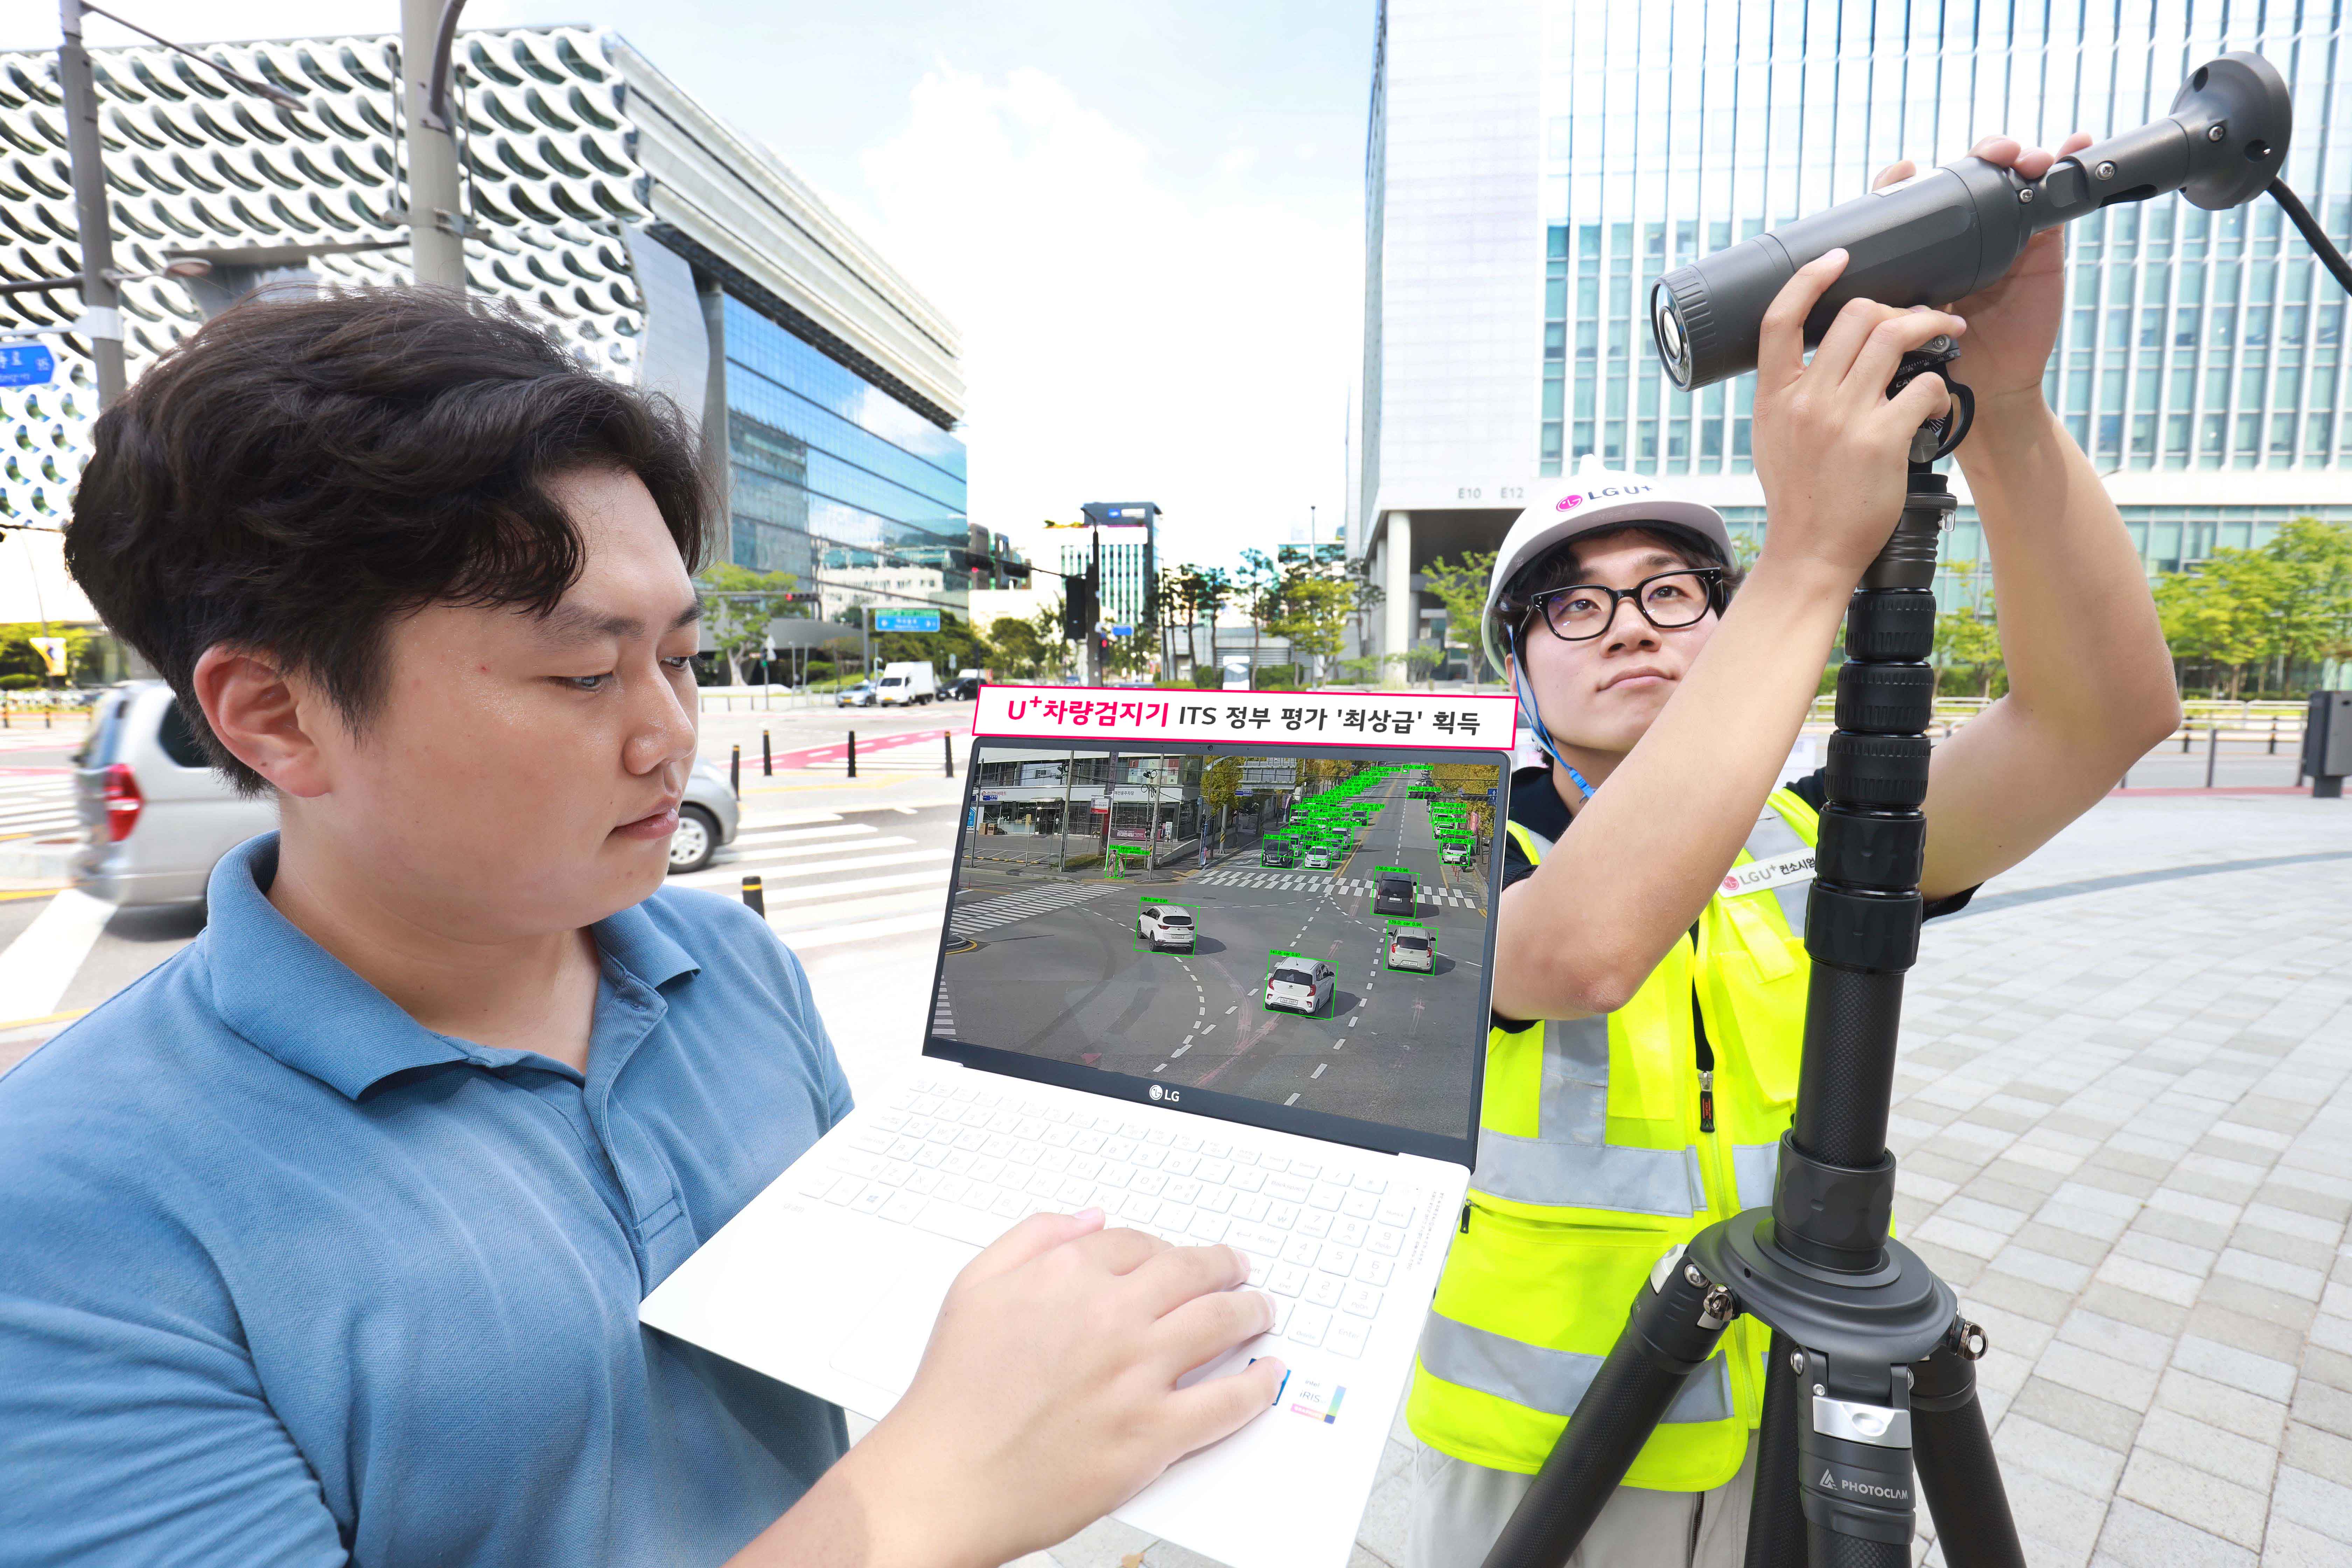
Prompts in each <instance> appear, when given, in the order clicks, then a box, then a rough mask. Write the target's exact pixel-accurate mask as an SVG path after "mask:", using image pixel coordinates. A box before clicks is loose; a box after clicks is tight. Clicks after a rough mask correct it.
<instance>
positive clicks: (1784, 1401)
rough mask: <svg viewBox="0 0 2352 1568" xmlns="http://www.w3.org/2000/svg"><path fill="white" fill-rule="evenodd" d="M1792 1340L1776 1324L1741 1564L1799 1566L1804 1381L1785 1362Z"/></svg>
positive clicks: (1792, 1348) (1801, 1550)
mask: <svg viewBox="0 0 2352 1568" xmlns="http://www.w3.org/2000/svg"><path fill="white" fill-rule="evenodd" d="M1796 1349H1797V1342H1796V1341H1794V1340H1792V1339H1790V1338H1789V1336H1788V1335H1786V1334H1784V1333H1781V1332H1780V1331H1778V1330H1777V1329H1776V1330H1774V1331H1773V1333H1772V1349H1771V1352H1770V1354H1769V1357H1768V1359H1767V1361H1766V1363H1765V1373H1764V1414H1763V1417H1762V1419H1761V1420H1760V1422H1759V1425H1758V1426H1757V1429H1756V1491H1755V1495H1754V1496H1753V1497H1752V1498H1751V1499H1750V1500H1749V1501H1748V1555H1747V1556H1746V1558H1745V1559H1743V1562H1744V1563H1745V1568H1804V1564H1805V1510H1804V1506H1803V1504H1802V1503H1801V1502H1800V1501H1799V1500H1798V1492H1797V1484H1798V1483H1797V1423H1798V1422H1799V1421H1800V1420H1801V1419H1802V1418H1803V1413H1804V1405H1803V1402H1802V1400H1801V1397H1800V1396H1801V1394H1802V1393H1803V1385H1802V1384H1801V1382H1800V1381H1799V1379H1798V1376H1797V1373H1796V1371H1795V1369H1794V1368H1792V1367H1791V1366H1790V1364H1789V1357H1790V1355H1792V1354H1793V1353H1795V1352H1796Z"/></svg>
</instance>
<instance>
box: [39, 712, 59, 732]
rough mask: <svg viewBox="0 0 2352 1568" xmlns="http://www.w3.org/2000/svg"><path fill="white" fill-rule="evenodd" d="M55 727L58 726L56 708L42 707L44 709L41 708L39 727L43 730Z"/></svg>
mask: <svg viewBox="0 0 2352 1568" xmlns="http://www.w3.org/2000/svg"><path fill="white" fill-rule="evenodd" d="M57 727H58V710H56V709H54V708H44V709H42V710H41V728H42V729H44V730H54V729H56V728H57Z"/></svg>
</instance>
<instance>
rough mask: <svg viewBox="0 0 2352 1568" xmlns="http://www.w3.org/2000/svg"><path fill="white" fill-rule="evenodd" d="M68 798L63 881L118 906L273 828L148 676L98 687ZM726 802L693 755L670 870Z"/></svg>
mask: <svg viewBox="0 0 2352 1568" xmlns="http://www.w3.org/2000/svg"><path fill="white" fill-rule="evenodd" d="M74 797H75V805H76V808H77V811H78V813H79V816H80V818H81V824H82V826H83V828H84V830H85V831H86V832H87V833H88V835H89V839H88V842H86V843H85V844H84V845H83V846H82V847H81V849H80V850H79V852H78V853H77V854H76V855H75V856H74V862H73V879H74V886H75V887H77V888H79V889H81V890H82V891H83V892H85V893H88V894H89V896H90V897H92V898H94V899H103V900H106V901H107V902H108V903H111V904H121V905H125V906H129V905H137V904H194V903H202V902H203V901H204V897H205V882H206V881H208V880H209V879H211V877H212V874H213V864H214V862H215V861H217V860H218V859H219V858H221V857H222V856H224V855H226V854H227V853H228V852H229V851H230V850H231V849H234V848H236V847H237V846H238V845H239V844H242V843H244V842H245V841H246V840H247V839H248V838H250V837H253V836H254V835H255V834H257V833H267V832H268V831H269V830H270V829H272V828H274V827H276V826H278V803H277V802H276V801H275V800H273V799H272V798H270V797H269V796H268V795H260V796H257V797H254V798H251V799H248V798H247V797H245V796H243V795H238V794H237V793H236V790H235V789H234V788H232V787H231V786H230V784H229V782H228V780H227V779H226V778H224V777H222V776H221V775H220V774H219V773H215V771H214V770H213V767H212V764H211V763H208V762H206V761H205V754H204V751H203V748H201V747H200V746H198V745H197V743H196V738H195V735H194V732H192V731H190V730H189V728H188V721H187V720H186V718H185V717H184V716H183V715H182V714H181V712H180V705H179V703H177V702H176V701H174V700H173V697H172V689H171V688H170V687H168V686H166V685H164V684H163V682H162V681H160V680H140V681H132V682H131V683H130V684H128V685H125V686H120V687H116V688H115V689H112V690H110V691H108V692H105V693H104V694H102V695H101V696H100V698H99V700H98V703H97V706H96V708H95V709H94V710H92V713H91V718H90V727H89V739H88V740H86V741H84V742H82V748H81V750H80V751H79V752H76V753H75V754H74ZM737 819H738V811H737V807H736V803H735V795H734V793H733V792H732V791H731V790H730V789H729V788H728V787H727V775H726V774H725V773H721V772H719V769H717V768H715V767H713V766H711V765H710V764H709V763H705V762H701V761H697V762H696V763H695V764H694V768H693V770H692V771H691V772H690V773H688V775H687V780H686V799H685V801H684V802H683V803H681V804H680V805H679V806H678V811H677V833H676V834H675V835H673V836H672V837H671V838H670V841H669V868H670V870H671V871H672V872H681V871H699V870H701V869H702V868H704V867H705V866H708V865H709V864H710V859H711V857H712V856H714V855H716V854H718V853H719V847H721V846H722V845H726V844H730V843H732V842H733V841H734V837H735V827H736V822H737Z"/></svg>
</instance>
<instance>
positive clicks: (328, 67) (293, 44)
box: [0, 26, 986, 619]
mask: <svg viewBox="0 0 2352 1568" xmlns="http://www.w3.org/2000/svg"><path fill="white" fill-rule="evenodd" d="M205 53H206V54H208V55H210V56H211V57H213V58H217V59H218V60H220V61H221V63H223V64H224V65H226V66H228V67H230V68H233V69H236V70H238V71H241V72H244V73H246V74H247V75H250V76H255V77H259V78H262V79H268V80H270V81H274V82H276V83H278V84H279V85H280V86H282V87H283V88H285V89H287V90H289V91H290V92H293V93H296V94H298V95H299V97H300V98H301V99H302V100H303V107H302V108H300V109H298V110H291V111H280V110H277V109H275V108H273V107H271V106H269V105H267V104H263V103H260V102H259V101H258V100H251V101H248V100H247V99H246V98H245V97H244V96H243V95H242V94H241V93H240V92H239V90H238V89H235V88H234V87H231V86H229V85H227V84H226V83H225V82H224V81H223V80H222V79H221V78H220V77H219V76H218V75H217V74H216V73H214V72H212V71H209V70H207V69H206V68H205V67H204V66H203V65H201V64H199V63H197V62H196V61H194V60H191V59H188V58H184V57H183V56H180V55H177V54H173V53H172V52H170V51H168V50H165V49H163V48H161V47H152V46H144V45H142V46H139V47H128V48H106V49H93V50H92V51H91V64H92V72H93V75H94V76H95V78H96V85H97V91H98V100H99V122H100V134H101V136H102V138H103V141H104V143H105V161H106V172H107V177H108V181H109V183H110V185H111V187H112V192H113V212H114V217H115V226H116V238H115V258H116V265H117V266H118V267H119V268H121V269H122V270H124V271H126V272H130V273H133V274H144V275H147V276H141V277H136V278H134V279H132V280H131V281H129V282H126V283H125V284H124V285H123V309H122V315H123V335H124V346H125V348H126V350H127V352H128V357H129V360H130V368H131V374H132V376H133V377H134V378H135V377H136V376H137V374H139V372H140V371H142V369H144V368H145V367H146V366H147V365H148V364H150V363H152V362H153V361H154V359H155V357H156V356H157V355H159V354H161V353H164V352H165V351H167V350H168V349H169V348H170V347H171V346H172V345H173V343H175V342H178V341H179V340H180V339H181V338H183V337H184V336H185V335H186V334H187V333H188V332H190V331H194V329H195V327H196V326H197V325H198V324H200V323H201V322H202V321H203V320H204V319H205V316H206V315H207V314H208V313H210V312H212V311H215V310H219V309H221V308H224V307H225V306H226V305H227V304H228V303H230V302H231V301H232V300H234V299H236V297H238V296H240V295H242V294H243V293H244V292H246V291H247V290H248V289H250V288H252V287H253V286H255V285H256V284H270V283H294V284H298V285H300V284H307V285H310V286H319V285H322V284H323V285H327V286H334V285H339V284H371V283H400V282H406V281H407V280H408V279H409V277H410V268H409V262H408V238H407V230H406V227H405V226H404V225H405V219H404V216H403V208H404V205H405V201H406V197H405V182H404V146H403V142H402V139H401V135H400V104H399V99H400V64H399V54H400V41H399V39H398V38H396V37H316V38H293V39H282V40H276V41H269V42H260V43H242V44H224V45H207V46H205ZM455 63H456V89H457V91H456V101H457V108H458V110H459V111H460V124H459V132H458V134H459V146H460V153H461V165H462V173H463V177H464V191H465V202H466V214H465V216H466V219H467V226H468V237H467V284H468V287H469V288H470V289H471V290H472V291H473V292H474V293H476V294H478V295H482V296H488V297H495V298H499V299H505V300H513V301H516V302H519V303H520V304H522V305H524V306H526V307H528V308H529V309H530V310H532V311H533V312H535V313H537V314H538V315H540V316H541V318H542V319H544V320H547V321H551V322H552V323H553V324H554V325H555V326H556V327H557V329H558V330H559V331H561V332H562V335H563V336H564V337H565V338H566V339H567V340H568V341H569V342H571V343H572V346H573V348H574V350H575V352H576V353H578V354H579V355H580V357H581V358H582V359H583V361H584V362H585V363H589V364H591V365H593V366H595V367H596V368H598V369H600V370H603V371H604V372H606V373H607V374H612V375H614V376H617V377H620V378H622V379H624V380H626V381H631V382H634V383H635V384H640V385H644V386H647V387H652V388H656V389H658V390H660V391H663V392H665V393H667V394H668V395H670V396H672V397H674V398H676V399H677V401H678V403H679V404H680V405H683V406H684V407H685V408H686V409H687V411H688V413H689V414H691V415H693V416H695V417H696V418H698V420H700V421H701V423H702V424H703V426H704V428H705V431H706V433H707V435H708V436H709V437H710V448H711V450H712V452H713V454H714V460H715V461H718V462H719V463H720V465H721V466H722V467H723V470H724V471H723V475H714V477H715V478H717V477H723V478H724V479H725V480H726V481H727V484H726V488H727V490H728V493H729V497H730V505H729V508H728V529H727V535H726V538H725V539H724V541H723V542H722V543H721V546H720V549H719V552H718V553H719V558H720V559H722V560H725V561H730V562H733V563H738V564H740V565H744V566H749V567H754V568H759V569H761V570H782V571H790V572H793V573H796V574H800V576H801V578H802V579H803V587H804V588H811V589H821V588H822V587H823V585H824V583H823V578H824V570H825V564H826V562H827V560H828V559H833V560H847V561H849V562H852V563H855V564H856V565H857V566H859V567H861V568H864V569H866V570H867V571H869V572H870V571H871V570H872V569H874V568H877V567H887V566H891V565H893V564H897V563H900V562H901V561H902V559H904V558H902V556H901V553H900V552H912V553H911V556H910V557H905V558H911V559H915V560H919V562H920V563H922V564H924V565H927V566H931V567H938V568H941V569H943V570H945V571H947V572H948V573H950V574H951V575H955V576H959V577H961V576H968V574H969V572H970V570H971V568H973V567H974V566H975V565H978V564H980V563H982V557H981V556H973V555H971V537H972V536H971V534H970V532H969V531H968V528H967V523H966V510H967V509H966V503H965V490H964V447H963V441H962V439H961V437H959V436H958V435H957V434H956V426H957V423H958V421H959V419H960V418H961V411H962V398H963V382H962V375H961V367H960V363H959V352H960V351H959V345H958V341H957V336H956V332H955V329H954V328H953V327H952V326H951V325H950V324H949V322H948V321H946V320H945V318H943V317H942V316H941V315H940V312H939V311H938V310H936V309H934V308H933V307H932V306H931V305H930V304H929V302H928V301H926V300H924V299H923V298H922V296H921V295H920V294H919V293H918V292H917V291H916V290H915V289H913V288H912V287H911V286H910V285H909V284H908V282H907V281H906V279H903V278H901V277H900V276H899V275H898V273H897V272H896V271H894V270H893V269H892V268H890V266H889V264H888V263H887V261H885V260H884V259H883V258H882V257H881V256H880V255H879V254H878V253H877V251H876V250H875V249H874V248H873V247H871V246H870V245H868V244H867V243H866V241H865V240H864V239H862V238H861V237H859V236H858V235H856V233H855V232H854V231H852V230H851V229H850V228H849V226H847V225H846V224H845V223H844V222H842V221H841V219H840V218H838V217H837V216H835V215H834V214H833V213H832V212H831V211H830V210H829V209H827V207H826V206H825V205H824V202H823V201H822V200H820V199H819V198H818V196H817V195H815V194H814V192H813V191H812V190H811V189H810V188H809V187H808V186H807V185H806V184H803V182H802V180H801V179H800V177H799V176H798V175H796V174H793V171H792V170H791V169H790V168H788V167H787V166H786V165H785V164H784V163H782V161H780V160H779V159H778V158H777V157H776V156H775V155H774V154H773V153H770V152H769V151H768V150H766V149H765V148H763V147H761V146H759V145H757V144H756V143H754V142H749V141H747V140H745V139H744V138H743V137H741V136H740V135H738V134H737V133H736V132H733V131H731V130H730V129H729V128H728V127H727V126H725V125H724V124H722V123H721V122H720V121H719V120H718V119H716V118H715V117H714V116H712V115H711V114H710V113H709V111H708V110H705V109H704V108H703V107H702V106H701V105H699V104H698V103H697V102H695V101H694V100H692V99H690V98H688V97H687V96H686V95H685V94H684V93H682V92H680V91H679V90H678V89H677V88H676V87H674V86H673V85H671V83H670V82H669V81H668V80H667V79H666V78H664V77H663V76H662V74H661V73H660V72H659V71H658V70H656V68H654V66H653V65H652V64H651V62H649V61H648V60H647V59H646V58H645V57H644V56H643V55H641V54H639V53H638V52H637V51H636V50H635V48H633V47H631V46H630V45H629V44H628V43H627V42H626V41H625V40H624V39H623V38H621V37H619V36H617V35H616V34H614V33H611V32H605V31H598V30H595V29H592V28H583V27H571V26H553V27H515V28H489V29H484V30H481V31H475V32H466V33H461V34H459V35H458V37H457V48H456V53H455ZM175 259H194V260H202V261H205V262H207V263H209V264H210V267H211V271H210V274H209V275H208V276H206V277H204V278H200V279H188V280H181V279H166V278H162V277H156V276H152V275H153V274H156V273H160V272H161V271H162V270H163V267H164V266H165V264H166V263H168V262H170V261H173V260H175ZM80 267H81V258H80V250H79V244H78V242H77V240H76V226H75V220H74V208H73V200H72V194H71V190H70V169H69V164H68V158H67V154H66V139H65V119H64V115H63V112H62V110H60V108H59V95H58V79H57V56H56V54H55V52H54V51H31V50H26V51H19V52H15V53H0V280H15V279H34V278H42V277H70V276H75V275H78V274H79V271H80ZM79 313H80V306H79V296H78V293H77V292H76V291H75V290H73V289H60V290H57V291H54V292H45V293H33V294H16V295H11V296H6V297H0V334H5V333H7V332H10V331H26V330H37V329H42V328H57V327H60V326H63V325H65V324H67V323H68V322H70V321H73V320H75V319H76V318H78V317H79ZM43 341H45V342H52V343H56V344H58V354H57V358H58V373H57V375H56V377H55V378H54V380H53V382H52V383H51V384H48V385H46V386H35V387H11V388H5V389H0V441H5V452H6V456H5V458H0V525H15V529H16V531H12V533H11V535H10V538H11V540H12V541H13V542H24V541H32V542H33V543H32V545H31V546H30V548H31V549H32V550H33V551H34V552H35V558H34V559H33V560H32V562H31V563H30V564H31V565H33V566H34V567H36V568H37V569H38V570H40V571H41V573H42V575H41V576H40V577H39V578H38V579H37V581H38V582H39V583H40V584H41V585H42V586H43V587H44V588H45V589H46V590H47V600H46V605H47V614H48V615H50V616H57V617H58V618H63V619H72V618H77V616H79V617H81V618H87V617H88V616H89V607H88V605H87V604H85V603H82V602H80V600H79V595H78V594H76V593H74V592H73V590H72V588H71V586H70V584H66V583H65V582H64V580H63V578H62V575H61V574H60V573H59V572H58V567H57V563H56V560H55V556H56V546H55V539H56V535H55V534H54V533H53V532H49V531H48V530H53V529H54V528H55V527H56V526H57V524H58V522H59V521H60V520H61V519H62V518H63V517H64V516H65V515H66V512H67V509H68V505H69V504H70V503H69V497H70V495H71V492H72V489H73V484H74V480H75V479H76V477H77V476H78V475H79V472H80V468H81V464H82V461H83V459H84V458H85V456H86V454H87V451H88V445H89V424H90V421H91V419H92V418H93V417H94V416H96V413H97V407H96V398H95V397H94V395H93V390H94V378H93V376H92V374H91V369H90V364H89V359H88V357H87V354H86V353H85V350H86V348H87V343H86V342H85V340H83V339H81V338H79V337H77V336H74V335H72V334H70V333H68V334H66V335H64V336H62V337H49V338H46V339H44V340H43ZM980 548H981V549H982V552H983V554H984V552H985V549H986V547H985V546H984V545H983V546H981V547H980ZM9 554H10V555H12V556H13V555H15V554H16V548H15V543H12V546H11V548H10V550H9ZM12 564H13V563H12ZM11 602H13V601H11ZM0 618H6V617H5V616H0Z"/></svg>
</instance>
